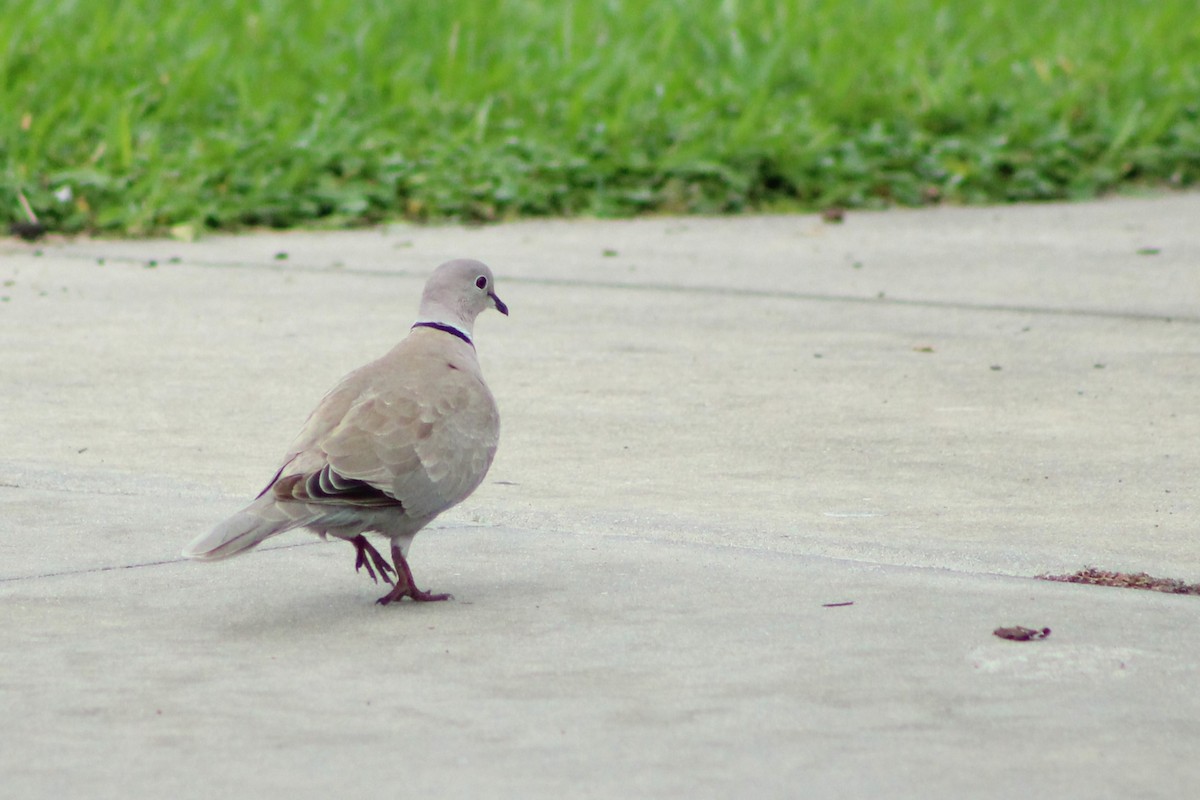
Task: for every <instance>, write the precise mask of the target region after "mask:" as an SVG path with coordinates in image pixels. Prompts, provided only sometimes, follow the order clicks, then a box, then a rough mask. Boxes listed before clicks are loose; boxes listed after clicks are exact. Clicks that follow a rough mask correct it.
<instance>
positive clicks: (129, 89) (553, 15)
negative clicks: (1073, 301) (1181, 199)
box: [0, 0, 1200, 235]
mask: <svg viewBox="0 0 1200 800" xmlns="http://www.w3.org/2000/svg"><path fill="white" fill-rule="evenodd" d="M1197 54H1200V14H1198V12H1197V6H1196V3H1195V0H1147V1H1141V0H1124V2H1114V3H1098V2H1095V0H980V2H976V3H966V2H958V1H957V0H890V1H889V0H878V1H872V0H842V1H841V2H822V1H821V0H796V1H795V2H786V0H776V1H775V2H771V1H769V0H740V1H739V0H724V2H721V1H719V0H688V1H687V2H685V1H684V0H656V1H655V2H650V1H649V0H647V1H646V2H632V1H631V0H625V1H622V0H590V1H588V2H584V1H583V0H579V1H578V2H558V3H555V2H550V0H507V1H505V0H494V1H493V2H486V3H485V2H469V1H468V0H437V2H429V1H426V0H421V1H419V2H418V1H417V0H358V2H349V1H348V0H346V1H345V2H336V1H335V0H310V2H306V3H286V2H283V0H261V2H257V3H251V2H239V1H238V0H175V1H174V2H161V0H128V1H127V2H116V0H55V1H54V2H45V0H0V164H2V167H0V219H3V220H5V221H12V220H15V219H19V218H21V217H22V212H21V209H20V204H19V202H18V197H17V192H18V191H22V192H23V193H24V194H25V195H26V196H27V197H28V198H29V201H30V202H31V203H32V205H33V207H34V208H35V209H36V211H37V212H38V214H39V215H40V216H41V217H42V218H43V220H44V221H46V222H47V223H48V224H49V225H50V226H51V227H52V228H54V229H58V230H66V231H82V230H87V231H93V232H105V233H107V232H112V233H125V234H134V235H139V234H147V233H153V232H158V231H162V230H164V229H166V228H168V227H170V226H173V225H180V224H184V225H190V226H193V227H194V228H196V229H205V228H235V227H239V226H246V225H270V226H291V225H301V224H305V225H311V224H321V225H344V224H359V223H367V222H372V221H378V220H383V219H390V218H398V217H408V218H415V219H443V218H458V219H473V220H490V219H502V218H509V217H513V216H524V215H546V214H551V215H563V214H566V215H570V214H597V215H624V214H636V213H643V212H703V213H713V212H722V213H723V212H737V211H744V210H763V209H765V210H773V209H780V208H788V209H790V208H819V207H822V206H827V205H833V204H840V205H847V206H851V207H857V206H880V205H887V204H894V203H899V204H922V203H927V202H932V201H935V200H948V201H953V202H968V203H973V202H993V201H1007V200H1041V199H1052V198H1080V197H1091V196H1095V195H1097V194H1099V193H1103V192H1106V191H1111V190H1114V189H1119V188H1121V187H1123V186H1126V185H1129V184H1146V185H1174V186H1188V185H1193V184H1195V183H1196V182H1197V181H1198V180H1200V57H1198V56H1197ZM64 187H69V189H70V190H71V197H70V198H69V199H62V198H64V197H66V193H65V192H63V191H62V190H63V189H64ZM56 191H57V192H58V195H57V196H56Z"/></svg>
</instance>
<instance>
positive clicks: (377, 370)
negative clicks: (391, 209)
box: [183, 259, 508, 605]
mask: <svg viewBox="0 0 1200 800" xmlns="http://www.w3.org/2000/svg"><path fill="white" fill-rule="evenodd" d="M494 283H495V280H494V278H493V277H492V271H491V270H490V269H489V268H488V267H487V265H485V264H483V263H481V262H479V261H472V260H469V259H459V260H456V261H448V262H446V263H445V264H442V265H441V266H440V267H438V268H437V269H436V270H434V272H433V274H432V275H431V276H430V277H429V280H428V282H427V283H426V284H425V291H424V293H423V294H422V295H421V307H420V312H419V315H418V318H417V322H416V323H415V324H414V325H413V326H412V330H411V331H410V332H409V334H408V336H406V337H405V338H404V340H403V341H401V342H400V344H398V345H396V347H394V348H393V349H392V350H391V352H389V353H388V354H387V355H385V356H383V357H382V358H380V359H378V360H377V361H373V362H371V363H370V364H367V365H366V366H364V367H361V368H359V369H357V370H355V371H354V372H351V373H350V374H349V375H347V376H346V377H345V378H343V379H342V380H341V382H340V383H338V385H337V386H335V387H334V389H333V391H331V392H330V393H329V394H327V395H325V398H324V399H323V400H322V401H321V402H320V404H319V405H318V406H317V408H316V410H315V411H313V412H312V414H310V415H309V417H308V421H307V422H306V423H305V425H304V428H303V429H302V430H301V431H300V435H299V436H297V437H296V440H295V441H294V442H293V443H292V446H291V448H290V450H289V452H288V455H287V456H286V457H285V458H284V460H283V466H281V467H280V468H279V471H278V472H276V473H275V477H274V478H272V479H271V482H270V483H268V484H267V487H266V488H265V489H263V491H262V492H261V493H260V494H259V495H258V497H257V498H256V499H255V500H254V502H252V503H251V504H250V505H248V506H246V507H245V508H244V509H242V510H241V511H239V512H238V513H236V514H234V515H233V516H232V517H230V518H229V519H227V520H225V521H224V522H222V523H221V524H220V525H218V526H217V527H215V528H213V529H212V531H210V532H209V533H207V534H205V535H203V536H201V537H199V538H197V539H196V540H195V541H193V542H192V543H191V544H189V545H188V546H187V547H186V548H185V549H184V551H183V555H184V556H186V557H188V558H194V559H198V560H200V561H216V560H218V559H222V558H228V557H229V556H233V555H237V554H238V553H243V552H245V551H247V550H249V549H250V548H252V547H254V546H255V545H257V544H259V543H260V542H262V541H264V540H265V539H267V538H269V537H271V536H274V535H276V534H279V533H283V532H284V531H289V530H291V529H293V528H308V529H309V530H311V531H313V532H315V533H317V534H318V535H320V536H321V537H322V538H326V537H328V536H334V537H337V538H339V539H345V540H346V541H348V542H350V543H351V544H352V545H354V548H355V550H356V551H357V560H356V561H355V570H360V569H362V568H363V567H366V570H367V574H368V575H370V576H371V578H372V580H375V581H376V582H378V578H376V571H378V573H379V577H381V578H382V579H383V580H384V581H385V582H386V583H388V584H392V590H391V591H390V592H388V593H387V594H385V595H384V596H383V597H381V598H379V600H378V602H379V603H381V604H383V605H387V604H388V603H391V602H393V601H395V600H400V599H401V598H404V597H409V598H411V599H413V600H418V601H432V600H446V599H448V598H449V597H450V595H449V594H433V593H431V592H428V591H422V590H421V589H418V588H417V585H416V583H415V582H414V581H413V576H412V570H411V569H409V566H408V561H407V558H406V556H407V554H408V548H409V545H411V543H412V540H413V537H414V536H416V534H417V532H418V531H420V530H421V529H422V528H424V527H425V526H426V525H428V524H429V523H430V522H431V521H432V520H433V519H434V518H435V517H436V516H437V515H438V514H440V513H442V512H443V511H445V510H446V509H448V508H450V507H451V506H454V505H457V504H458V503H460V502H462V501H463V500H465V499H466V498H467V497H468V496H469V495H470V494H471V492H473V491H475V489H476V488H477V487H478V486H479V484H480V483H482V482H483V477H484V476H485V475H486V474H487V471H488V467H490V466H491V464H492V458H493V457H494V456H495V454H496V445H497V443H498V442H499V439H500V414H499V412H498V411H497V409H496V401H495V399H494V398H493V397H492V393H491V391H490V390H489V389H488V387H487V384H486V383H484V380H483V373H482V372H481V371H480V369H479V360H478V359H477V358H476V356H475V345H474V342H473V341H472V332H473V329H474V325H475V318H476V317H477V316H479V314H480V313H481V312H483V311H485V310H487V309H489V308H494V309H496V310H497V311H499V312H500V313H501V314H504V315H505V316H507V315H508V307H507V306H506V305H504V303H503V302H502V301H501V300H500V298H499V297H497V296H496V292H495V289H494ZM370 532H374V533H379V534H382V535H383V536H385V537H387V539H388V540H389V541H390V544H391V550H392V561H393V562H394V564H395V566H394V567H393V565H392V564H389V563H388V561H387V559H386V558H385V557H384V556H383V555H382V554H380V552H379V551H378V550H376V549H375V547H374V546H373V545H372V544H371V543H370V542H369V541H368V540H367V538H366V536H365V535H364V534H366V533H370ZM392 576H395V579H394V580H393V577H392Z"/></svg>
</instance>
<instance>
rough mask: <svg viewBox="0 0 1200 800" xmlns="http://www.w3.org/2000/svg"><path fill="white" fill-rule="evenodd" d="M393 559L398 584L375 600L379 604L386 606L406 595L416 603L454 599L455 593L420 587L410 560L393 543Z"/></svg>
mask: <svg viewBox="0 0 1200 800" xmlns="http://www.w3.org/2000/svg"><path fill="white" fill-rule="evenodd" d="M392 561H394V562H396V585H395V587H394V588H393V589H392V590H391V591H390V592H388V593H387V594H385V595H384V596H383V597H381V598H379V599H378V600H376V601H375V602H376V603H378V604H379V605H381V606H386V605H388V604H389V603H393V602H395V601H397V600H400V599H403V598H405V597H407V598H410V599H411V600H412V601H413V602H416V603H436V602H439V601H442V600H453V599H454V595H452V594H445V593H442V594H434V593H433V592H426V591H424V590H422V589H418V588H417V583H416V581H414V580H413V574H412V570H411V569H410V568H409V566H408V561H407V560H406V559H405V558H404V554H403V553H401V552H400V548H399V547H397V546H396V545H392Z"/></svg>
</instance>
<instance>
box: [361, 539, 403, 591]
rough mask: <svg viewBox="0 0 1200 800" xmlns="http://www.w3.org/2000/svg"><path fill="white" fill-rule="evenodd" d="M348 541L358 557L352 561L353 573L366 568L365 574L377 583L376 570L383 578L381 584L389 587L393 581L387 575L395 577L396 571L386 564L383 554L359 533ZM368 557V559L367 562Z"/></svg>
mask: <svg viewBox="0 0 1200 800" xmlns="http://www.w3.org/2000/svg"><path fill="white" fill-rule="evenodd" d="M349 541H350V544H352V545H354V549H355V550H357V551H358V557H357V558H356V559H355V560H354V571H355V572H359V571H360V570H362V568H363V567H366V568H367V574H368V575H370V576H371V580H373V581H375V583H379V578H377V577H376V576H375V570H376V569H378V570H379V574H380V575H381V576H382V577H383V582H384V583H386V584H388V585H391V584H392V582H393V581H392V579H391V577H390V576H389V575H388V573H389V572H390V573H392V575H396V570H395V568H393V567H392V565H391V564H389V563H388V562H387V559H386V558H384V557H383V554H382V553H380V552H379V551H378V550H376V549H375V547H374V546H373V545H372V544H371V543H370V542H368V541H367V537H365V536H363V535H362V534H361V533H360V534H359V535H358V536H355V537H354V538H353V539H350V540H349ZM368 557H370V558H369V560H368ZM372 563H374V567H372V566H371V565H372ZM397 577H399V576H397Z"/></svg>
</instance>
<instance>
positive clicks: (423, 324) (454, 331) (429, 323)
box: [413, 320, 475, 348]
mask: <svg viewBox="0 0 1200 800" xmlns="http://www.w3.org/2000/svg"><path fill="white" fill-rule="evenodd" d="M413 328H433V329H434V330H435V331H441V332H442V333H448V334H450V335H451V336H456V337H458V338H459V339H462V340H463V341H464V342H466V343H467V344H469V345H470V346H471V347H472V348H473V347H475V342H473V341H471V332H470V331H469V330H463V329H462V328H460V327H459V326H458V325H453V324H451V323H449V322H435V321H433V320H417V321H416V322H414V323H413Z"/></svg>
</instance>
